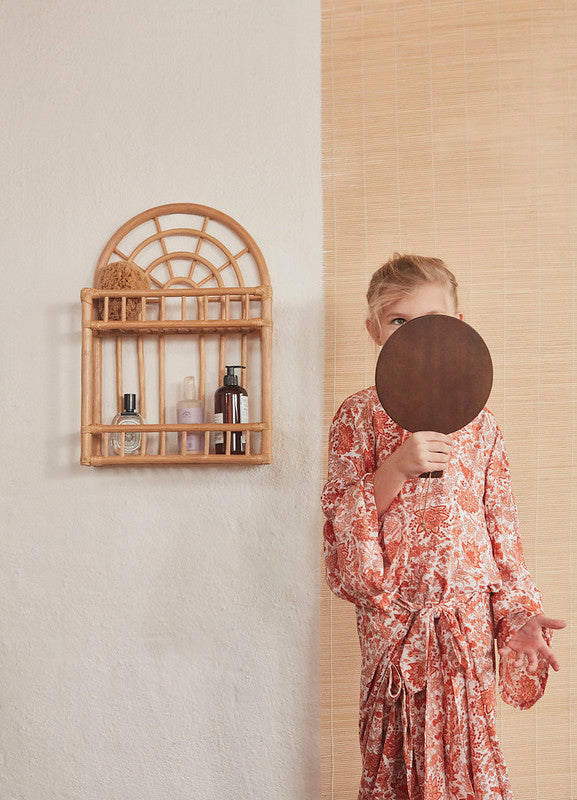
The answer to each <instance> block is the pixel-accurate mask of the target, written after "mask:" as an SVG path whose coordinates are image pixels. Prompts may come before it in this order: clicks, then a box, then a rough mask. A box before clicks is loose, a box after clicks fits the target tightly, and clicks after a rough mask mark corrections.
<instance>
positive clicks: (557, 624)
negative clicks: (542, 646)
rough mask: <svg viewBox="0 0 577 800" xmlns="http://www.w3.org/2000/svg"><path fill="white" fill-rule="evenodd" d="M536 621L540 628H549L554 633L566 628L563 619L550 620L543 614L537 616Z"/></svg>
mask: <svg viewBox="0 0 577 800" xmlns="http://www.w3.org/2000/svg"><path fill="white" fill-rule="evenodd" d="M537 621H538V623H539V625H540V626H541V627H542V628H551V629H552V630H555V631H560V630H562V629H563V628H566V627H567V623H566V622H565V620H564V619H551V617H546V616H545V615H544V614H538V615H537Z"/></svg>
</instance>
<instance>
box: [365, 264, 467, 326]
mask: <svg viewBox="0 0 577 800" xmlns="http://www.w3.org/2000/svg"><path fill="white" fill-rule="evenodd" d="M423 283H435V284H437V285H439V286H442V287H444V288H445V289H446V290H447V293H448V294H449V296H450V298H451V300H452V302H453V304H454V311H455V312H456V311H457V310H458V307H459V304H458V298H457V279H456V278H455V276H454V275H453V273H452V272H451V270H450V269H448V268H447V266H446V265H445V263H444V262H443V261H441V259H440V258H433V257H431V256H417V255H411V254H405V255H400V254H399V253H394V255H393V257H392V258H390V259H389V260H388V261H387V262H386V263H385V264H383V266H382V267H379V269H378V270H377V271H376V272H375V273H374V275H373V277H372V278H371V282H370V283H369V288H368V290H367V304H368V311H369V319H372V320H374V321H375V322H376V323H378V322H379V318H380V316H381V313H382V312H383V310H384V309H385V308H387V306H390V305H391V304H392V303H395V302H396V301H397V300H400V299H401V298H402V297H405V296H406V295H407V294H410V292H412V291H413V289H415V288H416V287H417V286H421V285H422V284H423Z"/></svg>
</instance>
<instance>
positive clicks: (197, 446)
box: [176, 375, 204, 453]
mask: <svg viewBox="0 0 577 800" xmlns="http://www.w3.org/2000/svg"><path fill="white" fill-rule="evenodd" d="M176 421H177V422H178V423H179V425H180V424H183V425H193V424H202V423H203V422H204V405H203V403H202V401H201V400H199V399H198V394H197V391H196V381H195V379H194V376H193V375H189V376H188V377H187V378H185V379H184V383H183V399H182V400H179V401H178V403H177V404H176ZM185 435H186V445H185V452H186V453H204V434H203V433H200V432H197V431H193V432H191V433H187V434H184V433H180V434H179V435H178V439H179V442H180V449H179V452H181V453H182V439H183V436H185Z"/></svg>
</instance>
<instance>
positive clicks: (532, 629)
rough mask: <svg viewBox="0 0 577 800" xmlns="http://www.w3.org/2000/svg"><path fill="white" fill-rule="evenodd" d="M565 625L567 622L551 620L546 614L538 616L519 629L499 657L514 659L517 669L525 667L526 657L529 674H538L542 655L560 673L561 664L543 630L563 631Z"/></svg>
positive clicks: (500, 651)
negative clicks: (525, 658) (539, 657)
mask: <svg viewBox="0 0 577 800" xmlns="http://www.w3.org/2000/svg"><path fill="white" fill-rule="evenodd" d="M565 625H566V622H565V621H564V620H562V619H550V618H549V617H546V616H545V615H544V614H536V615H535V616H534V617H531V619H530V620H528V622H526V623H525V624H524V625H523V627H522V628H519V630H518V631H517V633H514V634H513V636H511V638H510V639H509V641H508V642H507V644H506V645H505V646H504V647H502V648H501V649H500V650H499V655H500V657H501V658H512V659H514V662H513V663H514V664H515V666H517V667H521V666H523V661H524V657H525V656H526V657H527V668H528V670H529V672H536V671H537V669H538V668H539V659H538V656H539V655H540V656H541V657H542V658H543V659H544V660H545V661H546V662H547V663H548V664H550V665H551V666H552V667H553V669H554V670H555V672H558V671H559V662H558V661H557V658H556V656H555V653H554V652H553V651H552V650H551V648H550V647H549V645H548V644H547V642H546V641H545V637H544V636H543V628H552V629H553V630H561V628H564V627H565Z"/></svg>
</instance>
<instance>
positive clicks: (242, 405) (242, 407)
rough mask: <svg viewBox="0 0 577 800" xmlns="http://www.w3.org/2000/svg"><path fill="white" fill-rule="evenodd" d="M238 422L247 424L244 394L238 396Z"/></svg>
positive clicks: (246, 404)
mask: <svg viewBox="0 0 577 800" xmlns="http://www.w3.org/2000/svg"><path fill="white" fill-rule="evenodd" d="M240 422H241V424H243V423H245V422H248V397H247V396H246V394H241V396H240Z"/></svg>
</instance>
